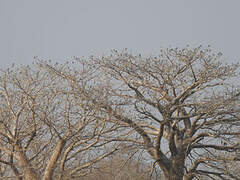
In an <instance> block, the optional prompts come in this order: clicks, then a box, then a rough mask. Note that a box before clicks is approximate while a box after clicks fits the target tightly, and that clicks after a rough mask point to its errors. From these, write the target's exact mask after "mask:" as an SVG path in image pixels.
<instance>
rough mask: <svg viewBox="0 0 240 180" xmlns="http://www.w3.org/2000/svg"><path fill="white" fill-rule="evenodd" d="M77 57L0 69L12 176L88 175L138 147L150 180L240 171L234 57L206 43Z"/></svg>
mask: <svg viewBox="0 0 240 180" xmlns="http://www.w3.org/2000/svg"><path fill="white" fill-rule="evenodd" d="M73 62H74V64H73V65H72V64H68V63H66V64H62V65H58V64H56V65H54V64H52V63H51V62H46V61H41V60H37V64H36V65H35V68H33V69H31V70H28V69H27V70H26V69H22V70H24V73H23V75H20V72H19V71H18V70H16V69H14V70H13V72H9V71H5V72H4V73H2V75H1V107H0V110H1V114H2V117H1V131H0V133H1V134H0V135H1V142H0V143H1V146H0V147H1V152H2V154H1V161H2V164H3V166H4V167H5V166H6V167H8V168H11V169H12V172H14V173H15V175H16V176H18V177H19V178H21V177H22V176H24V177H25V178H26V179H27V177H28V176H29V177H30V176H32V177H34V178H35V179H37V178H39V176H40V175H43V178H45V179H51V178H53V177H54V178H59V179H64V178H65V179H69V178H78V177H80V176H83V175H86V176H85V178H86V177H89V178H90V177H91V176H87V173H88V172H91V173H97V171H96V169H97V168H98V167H99V168H100V169H101V168H103V165H104V164H105V163H109V162H110V161H108V160H109V159H108V160H107V159H105V160H104V159H103V158H104V157H106V156H108V155H110V154H113V156H114V154H115V153H116V152H119V153H121V152H122V153H123V149H125V150H129V152H130V150H131V151H132V150H133V149H135V150H136V152H140V151H142V150H144V152H145V153H143V155H144V158H146V159H148V160H146V163H149V164H148V165H149V167H151V168H150V170H149V171H146V172H148V174H149V178H153V177H152V172H153V171H154V170H156V169H157V171H158V170H159V169H161V171H162V173H163V174H164V177H165V179H167V180H192V179H202V178H203V179H207V178H209V179H239V178H240V177H239V174H237V173H234V172H233V171H232V170H231V169H230V168H229V167H231V166H232V165H233V164H237V163H239V161H240V158H239V151H240V144H239V137H240V133H239V128H240V108H239V107H240V106H239V105H240V99H239V98H240V90H239V85H240V82H239V74H238V73H239V72H238V68H239V65H238V64H227V63H226V62H225V61H224V60H223V58H222V54H221V53H215V52H212V51H211V49H210V48H202V47H197V48H189V47H187V48H183V49H178V48H175V49H165V50H161V52H160V55H159V56H156V57H143V56H141V55H132V54H130V53H128V52H127V51H125V50H124V51H122V52H118V51H115V50H114V51H113V54H112V55H110V56H104V57H102V58H95V57H91V58H89V59H77V58H76V59H75V60H74V61H73ZM36 69H38V70H37V71H36ZM114 157H117V155H116V154H115V156H114ZM100 160H102V161H100ZM135 162H136V161H134V163H135ZM141 162H142V161H141ZM148 165H147V166H148ZM23 167H24V168H23ZM134 171H135V170H134V169H133V171H132V172H134ZM2 172H4V171H1V173H2ZM105 173H106V171H105ZM155 177H156V176H155Z"/></svg>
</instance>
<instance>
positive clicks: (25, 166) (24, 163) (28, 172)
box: [16, 145, 38, 180]
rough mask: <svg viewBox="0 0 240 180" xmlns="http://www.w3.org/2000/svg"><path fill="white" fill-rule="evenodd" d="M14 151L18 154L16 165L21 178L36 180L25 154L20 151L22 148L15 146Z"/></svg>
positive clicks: (36, 177) (35, 174)
mask: <svg viewBox="0 0 240 180" xmlns="http://www.w3.org/2000/svg"><path fill="white" fill-rule="evenodd" d="M16 150H17V152H18V163H19V166H20V168H21V169H22V171H23V177H24V179H25V180H38V176H37V173H36V172H35V171H34V169H33V168H32V167H31V164H30V163H29V162H28V159H27V157H26V155H25V153H24V152H23V151H22V148H21V147H20V146H19V145H16Z"/></svg>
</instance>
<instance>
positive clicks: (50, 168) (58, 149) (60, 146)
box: [43, 139, 66, 180]
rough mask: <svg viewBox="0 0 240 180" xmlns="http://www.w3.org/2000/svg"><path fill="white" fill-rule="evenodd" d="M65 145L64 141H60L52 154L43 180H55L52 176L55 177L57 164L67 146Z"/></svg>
mask: <svg viewBox="0 0 240 180" xmlns="http://www.w3.org/2000/svg"><path fill="white" fill-rule="evenodd" d="M65 143H66V142H65V140H64V139H59V141H58V143H57V146H56V148H55V151H54V153H53V154H52V156H51V158H50V160H49V162H48V164H47V167H46V169H45V172H44V176H43V180H52V179H53V177H52V176H53V172H54V169H55V165H56V162H57V160H58V158H59V156H60V155H61V152H62V150H63V148H64V146H65Z"/></svg>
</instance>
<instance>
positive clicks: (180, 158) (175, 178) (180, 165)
mask: <svg viewBox="0 0 240 180" xmlns="http://www.w3.org/2000/svg"><path fill="white" fill-rule="evenodd" d="M184 163H185V155H184V153H178V154H176V155H175V156H173V157H172V159H171V167H170V168H169V170H168V171H167V172H165V173H164V175H165V178H166V180H190V179H188V178H187V176H184Z"/></svg>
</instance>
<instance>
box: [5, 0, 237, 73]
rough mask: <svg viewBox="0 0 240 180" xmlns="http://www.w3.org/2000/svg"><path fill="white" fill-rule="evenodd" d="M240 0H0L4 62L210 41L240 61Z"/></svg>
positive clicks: (152, 49) (64, 58)
mask: <svg viewBox="0 0 240 180" xmlns="http://www.w3.org/2000/svg"><path fill="white" fill-rule="evenodd" d="M239 8H240V1H239V0H228V1H227V0H201V1H197V0H41V1H40V0H0V67H1V68H2V67H3V68H5V67H7V66H10V65H11V64H12V63H15V64H30V63H32V62H33V57H34V56H38V57H39V58H40V59H45V60H49V59H52V60H54V61H58V62H64V61H67V60H70V59H72V57H73V56H77V57H82V56H85V57H86V56H90V55H95V56H102V55H104V54H108V53H109V52H110V50H111V49H118V50H121V49H123V48H128V49H129V51H130V52H137V53H142V54H146V55H149V54H150V55H152V54H155V55H157V54H158V52H159V50H160V48H167V47H185V46H186V45H187V44H189V45H191V46H194V47H195V46H199V45H203V46H207V45H211V47H212V48H213V49H214V50H216V51H221V52H223V54H224V56H225V57H226V59H227V60H229V61H231V62H240V54H239V52H240V46H239V43H240V34H239V33H240V10H239Z"/></svg>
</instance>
